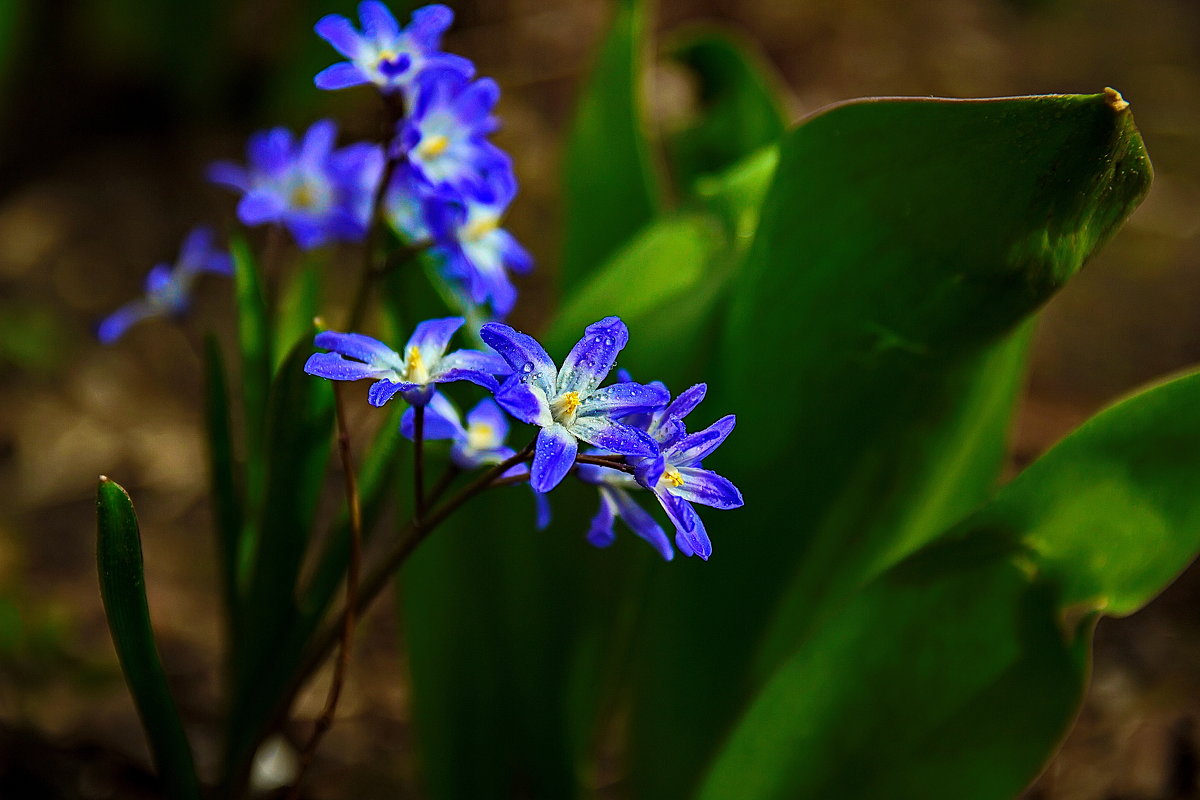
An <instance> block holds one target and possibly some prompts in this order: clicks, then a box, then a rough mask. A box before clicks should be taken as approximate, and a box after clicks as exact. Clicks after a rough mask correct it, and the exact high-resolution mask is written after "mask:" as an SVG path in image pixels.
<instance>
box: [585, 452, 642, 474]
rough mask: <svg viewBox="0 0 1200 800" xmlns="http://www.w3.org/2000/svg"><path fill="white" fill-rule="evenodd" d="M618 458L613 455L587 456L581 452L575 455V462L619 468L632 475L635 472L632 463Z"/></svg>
mask: <svg viewBox="0 0 1200 800" xmlns="http://www.w3.org/2000/svg"><path fill="white" fill-rule="evenodd" d="M616 458H623V456H617V457H616ZM616 458H614V457H613V456H585V455H582V454H580V455H577V456H575V463H576V464H594V465H595V466H597V467H608V468H609V469H617V470H620V471H621V472H625V473H628V474H630V475H632V474H634V468H633V467H632V466H631V465H629V464H626V463H625V462H624V461H617V460H616Z"/></svg>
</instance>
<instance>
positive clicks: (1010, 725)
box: [702, 373, 1200, 799]
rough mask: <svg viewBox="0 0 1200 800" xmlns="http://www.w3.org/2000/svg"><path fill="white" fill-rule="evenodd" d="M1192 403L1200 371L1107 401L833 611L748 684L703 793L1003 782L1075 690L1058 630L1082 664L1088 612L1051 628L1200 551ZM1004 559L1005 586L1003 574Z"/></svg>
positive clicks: (1142, 599)
mask: <svg viewBox="0 0 1200 800" xmlns="http://www.w3.org/2000/svg"><path fill="white" fill-rule="evenodd" d="M1198 402H1200V373H1192V374H1190V375H1188V376H1186V377H1183V378H1179V379H1177V380H1174V381H1171V382H1169V383H1166V384H1164V385H1161V386H1158V387H1156V388H1152V389H1149V390H1147V391H1145V392H1142V393H1140V394H1137V395H1135V396H1133V397H1131V398H1129V399H1127V400H1125V401H1123V402H1120V403H1117V404H1116V405H1114V406H1112V407H1111V408H1109V409H1107V410H1105V411H1103V412H1102V413H1100V414H1099V415H1097V416H1096V417H1094V418H1093V419H1091V420H1089V421H1088V422H1087V423H1085V424H1084V425H1083V426H1082V427H1080V428H1079V429H1078V430H1077V431H1075V432H1074V433H1072V434H1071V435H1070V436H1068V437H1067V438H1066V439H1064V440H1063V441H1062V442H1061V443H1059V444H1058V445H1057V446H1056V447H1054V448H1053V449H1052V450H1051V451H1050V452H1049V453H1047V454H1046V455H1044V456H1043V457H1042V458H1040V459H1039V460H1038V461H1037V462H1035V463H1034V464H1033V465H1032V466H1030V467H1029V468H1028V469H1026V470H1025V471H1024V472H1023V473H1022V474H1021V475H1020V476H1019V477H1018V478H1017V479H1016V480H1014V481H1013V482H1012V483H1010V484H1009V485H1008V486H1006V487H1005V488H1004V489H1003V490H1001V492H1000V493H999V494H998V496H997V497H996V498H995V499H994V500H992V501H991V502H990V503H988V504H987V505H985V506H984V507H983V508H981V509H980V510H979V511H977V512H976V513H974V514H972V515H971V516H970V517H969V518H968V519H966V520H965V521H963V522H962V523H961V524H959V525H957V526H955V528H954V530H953V531H951V533H950V534H949V535H948V537H947V541H946V542H944V543H938V544H935V545H933V546H931V547H929V548H927V549H926V550H925V551H923V552H922V553H920V554H918V555H917V556H915V557H914V558H913V559H911V561H910V562H908V563H905V564H903V565H901V566H900V567H899V568H896V569H893V570H892V571H891V572H889V573H887V574H885V575H884V576H883V577H882V578H881V579H879V580H877V581H875V582H874V583H873V584H872V585H871V586H869V587H868V588H867V589H866V590H864V591H863V592H861V593H860V594H858V595H857V596H856V597H854V598H853V599H852V600H850V601H849V602H848V603H847V604H846V606H845V607H844V608H843V609H841V610H839V611H838V612H837V613H836V614H833V615H831V616H830V617H829V618H828V619H827V620H826V621H825V622H824V624H823V625H821V626H820V627H819V628H818V629H817V630H816V631H815V632H813V633H812V634H811V636H808V637H806V638H805V639H804V640H803V641H802V642H801V643H799V646H798V647H797V648H796V649H795V651H794V653H793V654H792V655H791V656H790V657H789V658H788V659H787V660H786V661H785V662H783V663H782V664H781V666H780V667H779V668H778V669H777V670H776V671H775V673H774V674H773V675H772V677H771V679H770V681H769V682H768V683H767V684H766V685H765V687H764V688H763V690H762V691H761V692H760V693H759V694H758V696H757V697H756V698H755V700H754V703H753V704H752V705H751V706H750V708H749V710H748V711H747V713H746V714H745V715H744V716H743V718H742V719H741V720H740V722H739V724H738V726H737V727H736V729H735V731H734V733H733V735H732V736H731V737H730V740H729V742H728V744H727V745H726V747H725V748H724V749H723V751H722V753H721V756H720V758H719V759H718V760H717V762H716V764H715V766H714V768H713V771H712V774H711V775H710V776H709V779H708V781H707V783H706V785H705V790H704V792H703V793H702V796H705V797H714V798H715V797H723V796H728V792H727V790H728V789H729V787H731V786H736V787H738V792H737V794H738V796H739V797H746V798H770V797H780V798H782V797H808V796H823V795H825V794H827V793H828V792H829V791H831V790H832V787H838V791H839V792H841V793H843V794H846V795H848V796H854V797H887V798H905V797H912V798H918V797H919V798H959V797H964V796H970V797H973V798H975V797H978V798H991V797H994V798H998V799H999V798H1006V797H1011V796H1013V795H1014V794H1015V793H1016V792H1017V791H1019V789H1020V788H1021V787H1022V786H1023V785H1024V784H1025V783H1026V782H1028V780H1029V779H1030V778H1031V777H1032V776H1033V775H1034V774H1035V772H1036V770H1037V768H1038V766H1039V765H1040V764H1041V763H1042V762H1043V761H1044V760H1045V759H1046V757H1047V755H1048V752H1049V749H1050V746H1051V745H1052V744H1053V743H1054V742H1056V741H1057V740H1058V738H1059V737H1061V735H1062V733H1063V731H1064V729H1065V727H1066V725H1067V723H1068V721H1069V718H1070V715H1071V713H1072V711H1073V709H1074V706H1075V704H1076V702H1077V699H1078V697H1079V694H1080V692H1081V690H1082V681H1083V677H1084V671H1083V670H1082V669H1081V668H1076V669H1065V667H1066V666H1067V662H1066V661H1065V660H1064V656H1065V655H1066V652H1065V651H1064V647H1067V648H1068V649H1069V650H1070V651H1072V652H1073V653H1074V655H1073V656H1072V657H1071V658H1072V659H1073V660H1075V661H1076V662H1077V663H1078V664H1079V665H1080V667H1082V663H1083V662H1082V661H1080V659H1082V658H1083V657H1084V656H1085V655H1086V645H1087V642H1088V636H1087V635H1086V634H1087V633H1088V632H1090V626H1085V627H1084V628H1083V629H1081V631H1080V633H1082V634H1085V635H1082V636H1080V635H1076V633H1075V632H1073V631H1069V630H1068V631H1066V635H1067V636H1068V638H1069V639H1071V640H1072V641H1071V642H1070V643H1069V644H1065V643H1064V642H1063V641H1061V639H1060V636H1058V635H1056V630H1055V629H1056V626H1059V625H1062V624H1066V623H1065V621H1067V620H1078V619H1080V615H1081V614H1082V615H1083V618H1084V619H1085V620H1090V619H1092V618H1094V613H1093V612H1096V611H1103V612H1109V613H1115V614H1128V613H1132V612H1133V611H1136V610H1137V609H1138V608H1140V607H1142V606H1143V605H1144V604H1145V603H1146V602H1148V601H1149V600H1150V599H1151V598H1152V597H1153V596H1154V595H1155V594H1156V593H1158V592H1159V591H1161V590H1162V589H1163V587H1164V586H1165V585H1166V584H1167V583H1169V582H1170V580H1171V579H1172V578H1174V576H1175V575H1176V574H1178V573H1179V572H1180V570H1182V569H1183V568H1184V566H1185V565H1186V564H1187V563H1188V562H1189V561H1191V560H1192V559H1193V558H1195V557H1196V554H1197V551H1198V550H1200V502H1198V501H1197V500H1196V496H1195V493H1194V492H1193V491H1192V488H1193V485H1194V483H1195V476H1196V475H1197V474H1198V473H1200V415H1197V414H1195V413H1193V411H1192V410H1193V409H1194V408H1196V404H1197V403H1198ZM983 562H986V563H987V567H986V569H987V571H988V573H987V574H986V575H985V574H981V573H979V571H978V569H977V565H978V564H980V563H983ZM996 570H1000V571H1001V572H1003V573H1004V574H1005V575H1006V576H1007V577H1006V578H1005V579H1004V584H1005V585H1006V586H1008V587H1010V589H1009V590H997V586H996V584H995V583H994V582H993V580H992V578H991V577H989V576H990V575H991V574H992V573H995V572H996ZM1022 585H1023V586H1024V588H1019V587H1021V586H1022ZM1014 588H1015V589H1016V591H1012V590H1011V589H1014ZM1031 593H1032V594H1034V595H1036V596H1037V597H1038V598H1040V599H1039V600H1038V601H1037V603H1036V605H1031V603H1030V599H1031ZM914 612H915V613H914ZM1019 631H1025V633H1024V634H1023V635H1022V636H1020V637H1018V638H1019V639H1020V640H1021V641H1019V642H1018V643H1017V644H1019V646H1018V647H1016V648H1014V647H1013V644H1014V643H1013V642H1012V641H1010V640H1012V639H1013V638H1014V637H1013V634H1014V633H1017V632H1019ZM1039 631H1040V633H1038V632H1039ZM1035 635H1036V639H1035V638H1034V636H1035ZM1056 664H1058V666H1055V665H1056ZM815 687H819V690H818V691H814V688H815ZM868 755H869V757H868Z"/></svg>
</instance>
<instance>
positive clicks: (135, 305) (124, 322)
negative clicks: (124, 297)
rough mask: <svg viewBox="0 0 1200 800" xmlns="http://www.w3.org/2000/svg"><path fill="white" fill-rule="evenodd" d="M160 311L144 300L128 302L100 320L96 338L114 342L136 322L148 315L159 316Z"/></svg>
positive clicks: (104, 341)
mask: <svg viewBox="0 0 1200 800" xmlns="http://www.w3.org/2000/svg"><path fill="white" fill-rule="evenodd" d="M159 313H161V312H159V311H158V310H157V309H155V308H152V307H151V306H150V305H149V304H148V303H146V302H145V301H143V300H134V301H133V302H132V303H126V304H125V305H123V306H121V307H120V308H118V309H117V310H116V311H114V312H113V313H111V314H109V315H108V316H107V317H105V318H104V319H102V320H101V321H100V324H99V325H98V326H97V327H96V338H97V339H99V340H100V341H101V342H102V343H104V344H112V343H113V342H115V341H117V339H120V338H121V337H122V336H124V335H125V331H127V330H129V329H130V328H131V327H132V326H133V325H134V324H135V323H138V322H141V321H142V320H144V319H147V318H148V317H153V316H157V315H158V314H159Z"/></svg>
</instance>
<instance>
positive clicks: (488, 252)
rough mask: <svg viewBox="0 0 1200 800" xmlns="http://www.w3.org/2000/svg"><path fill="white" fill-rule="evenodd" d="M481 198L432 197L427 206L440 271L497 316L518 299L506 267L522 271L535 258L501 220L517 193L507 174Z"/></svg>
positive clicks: (508, 309)
mask: <svg viewBox="0 0 1200 800" xmlns="http://www.w3.org/2000/svg"><path fill="white" fill-rule="evenodd" d="M493 183H494V187H493V190H492V191H490V192H488V195H490V196H488V197H486V198H485V199H477V198H473V197H471V196H465V197H463V198H462V199H461V200H457V201H447V202H433V203H430V204H429V207H428V209H427V219H428V220H429V228H430V233H431V235H432V237H433V240H434V242H435V243H436V245H435V247H434V248H433V253H434V254H435V255H437V256H440V257H441V259H442V273H443V275H445V276H446V278H448V279H449V280H451V281H452V282H453V283H454V284H456V285H457V286H459V287H460V288H461V289H462V291H463V292H464V294H465V296H466V298H467V300H469V301H470V304H471V305H473V306H480V305H483V304H485V303H488V302H490V303H491V306H492V310H493V311H494V312H495V315H496V316H497V317H505V316H507V315H508V313H509V312H510V311H512V308H513V305H514V304H515V303H516V300H517V290H516V287H514V286H513V284H512V281H511V280H510V279H509V276H508V270H510V269H511V270H512V271H513V272H516V273H520V274H524V273H527V272H529V271H530V270H531V269H532V268H533V259H532V258H531V257H530V255H529V253H528V251H526V250H525V248H524V247H522V246H521V245H520V243H518V242H517V240H516V239H515V238H513V235H512V234H511V233H509V232H508V231H506V230H504V229H503V228H501V227H500V220H501V218H502V217H503V216H504V212H505V210H506V209H507V208H508V205H509V203H511V202H512V199H513V197H514V196H515V195H516V192H517V184H516V180H515V179H513V178H512V175H511V173H503V174H502V175H500V176H498V178H497V180H495V181H494V182H493Z"/></svg>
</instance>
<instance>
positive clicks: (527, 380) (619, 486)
mask: <svg viewBox="0 0 1200 800" xmlns="http://www.w3.org/2000/svg"><path fill="white" fill-rule="evenodd" d="M463 323H464V320H463V319H462V318H461V317H452V318H449V319H438V320H429V321H426V322H422V323H421V324H420V325H418V326H417V328H416V331H415V332H414V333H413V336H412V338H411V339H409V341H408V343H407V344H406V345H405V348H404V351H403V352H402V353H398V352H396V351H394V350H392V349H390V348H389V347H388V346H387V345H385V344H383V343H382V342H379V341H377V340H375V339H372V338H370V337H367V336H363V335H361V334H355V333H333V332H325V333H321V334H318V336H317V338H316V341H315V344H316V345H317V346H318V347H321V348H323V349H326V350H329V351H330V352H325V353H315V354H313V355H312V356H311V357H310V358H309V360H308V363H307V364H306V365H305V370H306V371H307V372H308V373H309V374H312V375H316V376H318V377H322V378H329V379H332V380H359V379H363V378H367V379H371V380H373V381H375V383H374V384H373V385H372V386H371V389H370V392H369V395H368V397H369V402H370V403H371V404H372V405H377V406H379V405H383V404H384V403H386V402H387V401H388V400H389V399H390V398H392V397H393V396H395V395H396V394H400V395H401V396H402V397H404V398H405V400H407V401H408V402H409V403H410V404H412V405H414V406H422V407H424V408H425V413H424V414H423V418H424V427H423V429H422V436H423V437H424V438H426V439H449V440H450V441H451V442H452V446H451V456H450V457H451V460H452V461H453V462H454V463H455V464H456V465H458V466H459V467H461V468H464V469H469V468H474V467H478V466H481V465H488V464H492V465H495V464H504V463H507V462H508V460H510V459H512V458H513V457H514V456H515V455H516V451H515V450H513V449H512V448H511V447H509V446H508V445H507V444H506V442H505V439H506V437H507V433H508V427H509V426H508V421H507V420H506V419H505V418H504V416H503V415H502V414H501V413H500V412H501V409H503V411H505V412H507V413H508V414H509V415H510V416H511V417H513V418H515V419H517V420H518V421H520V422H524V423H527V424H529V425H533V426H536V427H537V428H539V431H538V434H537V439H536V444H535V446H534V448H533V457H532V463H531V464H530V466H529V467H528V468H527V473H526V467H525V466H524V465H523V464H520V463H517V464H514V466H513V468H512V469H510V470H508V471H507V473H506V476H508V477H516V476H523V475H525V474H528V477H529V482H530V485H531V487H532V488H533V490H534V492H536V493H537V494H538V495H539V496H540V495H544V494H545V493H547V492H549V491H551V490H552V489H554V488H555V487H557V486H558V485H559V484H560V483H561V482H562V480H563V479H564V478H565V477H566V476H567V475H568V474H570V473H572V472H574V473H575V474H576V475H577V476H578V477H579V478H580V479H581V480H583V481H585V482H587V483H590V484H593V485H595V486H597V487H598V488H599V491H600V501H601V502H600V511H599V513H598V514H597V515H596V517H595V519H594V520H593V522H592V528H591V531H590V532H589V533H588V540H589V541H590V542H591V543H592V544H595V545H597V546H600V547H604V546H607V545H609V544H611V543H612V542H613V539H614V532H613V524H614V521H615V520H616V518H617V517H620V518H621V519H622V520H624V521H625V523H626V525H628V526H629V528H630V529H631V530H632V531H633V532H634V533H636V534H637V535H638V536H640V537H642V538H643V539H645V540H646V541H647V542H649V543H650V544H651V545H652V546H653V547H654V548H655V550H657V551H658V553H659V554H660V555H662V557H663V558H666V559H670V558H672V556H673V555H674V550H673V549H672V548H671V544H670V541H669V540H668V538H667V536H666V534H665V533H664V532H663V529H662V528H661V527H660V526H659V524H658V523H657V522H656V521H655V520H654V518H653V517H652V516H651V515H650V514H649V513H647V512H646V510H645V509H643V508H642V507H641V506H640V505H638V503H637V502H636V501H635V500H634V499H633V496H632V494H631V492H635V491H638V490H644V491H649V492H651V493H652V494H653V495H654V497H655V499H656V500H658V502H659V504H660V505H661V506H662V507H663V509H664V510H665V511H666V513H667V517H668V518H669V519H670V520H671V523H672V524H673V525H674V527H675V547H676V548H678V549H679V551H680V552H682V553H683V554H684V555H689V556H691V555H696V556H699V557H700V558H703V559H707V558H708V557H709V555H711V554H712V542H711V541H710V540H709V537H708V534H707V532H706V531H705V528H704V524H703V522H702V521H701V520H700V517H699V515H698V514H697V513H696V510H695V508H694V507H693V504H700V505H705V506H710V507H713V508H720V509H731V508H737V507H739V506H741V505H742V495H741V492H739V491H738V489H737V487H735V486H734V485H733V484H732V483H731V482H730V481H729V480H728V479H726V478H724V477H722V476H721V475H718V474H717V473H715V472H712V471H711V470H708V469H705V468H704V466H703V461H704V459H705V458H707V457H708V456H709V455H711V454H712V452H713V451H714V450H716V449H717V448H718V447H719V446H720V445H721V443H722V442H724V441H725V438H726V437H727V436H728V435H729V433H730V432H731V431H732V430H733V427H734V422H735V419H734V417H733V416H732V415H731V416H727V417H724V418H722V419H720V420H718V421H717V422H715V423H714V424H712V425H710V426H709V427H707V428H705V429H704V430H702V431H699V432H697V433H689V432H688V430H687V426H686V423H685V418H686V417H687V416H688V415H689V414H690V413H691V412H692V411H693V410H694V409H695V408H696V406H697V405H698V404H699V403H700V401H701V400H702V399H703V398H704V394H705V386H704V385H703V384H700V385H697V386H693V387H692V388H691V389H688V390H687V391H685V392H683V393H682V394H680V395H679V396H678V397H677V398H675V399H674V401H672V400H671V395H670V392H669V391H668V390H667V388H666V387H665V386H663V385H662V384H661V383H657V382H656V383H649V384H640V383H635V382H634V381H632V380H630V379H629V378H628V376H627V375H622V376H621V380H619V381H618V382H616V383H613V384H610V385H607V386H602V385H601V384H603V383H604V381H605V379H606V378H607V377H608V374H609V373H610V372H611V371H612V369H613V366H614V364H615V363H616V359H617V355H618V354H619V353H620V352H621V350H622V349H623V348H624V347H625V345H626V343H627V342H628V341H629V330H628V328H626V326H625V323H624V322H622V321H621V319H620V318H619V317H606V318H605V319H602V320H600V321H599V322H596V323H594V324H592V325H589V326H588V327H587V329H586V331H585V332H584V336H583V338H582V339H580V340H579V342H578V343H577V344H576V345H575V347H573V348H572V349H571V352H570V353H569V354H568V355H567V357H566V359H565V360H564V361H563V363H562V366H561V367H559V366H557V365H556V364H555V363H554V361H553V360H551V358H550V356H549V355H548V354H547V353H546V350H545V348H543V347H542V345H541V344H539V343H538V342H537V340H535V339H534V338H533V337H531V336H529V335H527V334H524V333H521V332H519V331H516V330H514V329H513V328H511V327H509V326H508V325H505V324H503V323H500V322H489V323H487V324H485V325H483V327H482V328H481V329H480V331H479V335H480V337H481V338H482V339H483V341H484V342H485V343H486V344H487V345H488V346H489V347H491V348H492V350H494V351H495V353H496V354H498V357H497V355H496V354H491V353H484V352H479V351H474V350H456V351H454V352H452V353H449V354H446V350H447V348H448V345H449V341H450V338H451V336H452V335H453V334H454V333H455V332H456V331H457V330H458V329H459V328H460V327H461V326H462V325H463ZM454 381H469V382H471V383H474V384H476V385H479V386H482V387H484V388H486V389H488V390H489V391H491V392H492V394H493V398H491V399H485V400H483V401H482V402H481V403H479V405H477V406H476V407H475V408H474V409H473V410H472V411H471V412H470V413H469V414H468V416H467V424H466V425H464V424H463V422H462V420H461V418H460V416H459V413H458V411H457V409H456V408H455V407H454V406H453V404H452V403H451V402H450V401H449V400H448V399H446V398H445V397H444V396H443V395H442V394H440V393H439V392H437V391H436V387H437V385H438V384H443V383H450V382H454ZM415 427H416V415H415V414H413V413H412V409H409V411H407V412H406V413H405V415H404V418H403V421H402V423H401V432H402V433H403V434H404V435H405V436H408V437H410V438H412V437H413V436H414V434H415ZM581 442H582V443H583V444H584V445H591V448H589V449H588V451H587V452H586V453H584V454H580V452H579V449H580V443H581ZM539 517H541V519H539V525H540V524H543V523H544V522H545V512H544V510H543V511H542V512H540V513H539Z"/></svg>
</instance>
